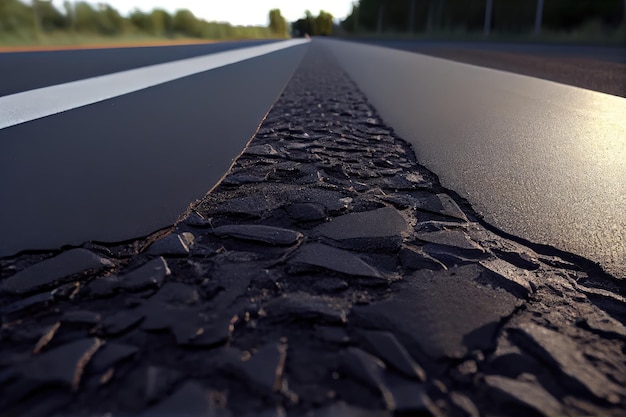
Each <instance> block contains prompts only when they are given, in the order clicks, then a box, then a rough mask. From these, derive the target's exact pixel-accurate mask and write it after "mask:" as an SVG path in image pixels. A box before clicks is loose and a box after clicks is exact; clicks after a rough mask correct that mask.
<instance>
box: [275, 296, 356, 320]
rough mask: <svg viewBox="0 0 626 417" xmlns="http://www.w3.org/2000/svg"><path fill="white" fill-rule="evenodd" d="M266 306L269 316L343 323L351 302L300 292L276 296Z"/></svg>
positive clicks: (282, 318)
mask: <svg viewBox="0 0 626 417" xmlns="http://www.w3.org/2000/svg"><path fill="white" fill-rule="evenodd" d="M264 308H265V310H266V311H267V313H268V318H274V319H280V320H295V321H311V322H315V323H316V324H320V323H330V324H343V323H345V322H346V311H347V310H348V308H349V304H348V302H347V301H346V300H343V299H340V298H335V297H327V296H318V295H309V294H307V293H303V292H298V293H291V294H285V295H283V296H281V297H276V298H274V299H272V300H271V301H270V302H269V303H267V305H266V306H265V307H264Z"/></svg>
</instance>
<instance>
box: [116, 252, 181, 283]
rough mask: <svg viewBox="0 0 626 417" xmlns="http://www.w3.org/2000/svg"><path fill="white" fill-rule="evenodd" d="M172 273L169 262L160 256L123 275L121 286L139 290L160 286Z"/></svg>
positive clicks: (120, 280)
mask: <svg viewBox="0 0 626 417" xmlns="http://www.w3.org/2000/svg"><path fill="white" fill-rule="evenodd" d="M170 274H171V271H170V269H169V268H168V267H167V262H166V261H165V259H163V258H162V257H160V256H159V257H158V258H156V259H153V260H151V261H150V262H148V263H146V264H144V265H142V266H140V267H139V268H137V269H134V270H132V271H130V272H128V273H126V274H124V275H122V276H121V277H120V278H119V281H118V282H119V285H120V287H122V288H124V289H127V290H130V291H139V290H143V289H145V288H148V287H160V286H161V285H162V284H163V280H164V279H165V277H166V276H168V275H170Z"/></svg>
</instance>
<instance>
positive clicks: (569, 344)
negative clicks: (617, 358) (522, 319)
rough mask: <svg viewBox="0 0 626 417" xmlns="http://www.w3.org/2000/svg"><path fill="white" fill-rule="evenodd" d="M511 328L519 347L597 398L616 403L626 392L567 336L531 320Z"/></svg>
mask: <svg viewBox="0 0 626 417" xmlns="http://www.w3.org/2000/svg"><path fill="white" fill-rule="evenodd" d="M511 330H513V331H514V333H513V334H514V336H517V337H516V340H518V341H519V342H521V344H522V345H521V347H526V348H529V349H530V351H531V352H532V353H534V354H535V355H537V356H538V357H539V358H540V359H541V360H542V361H545V362H547V363H550V364H551V365H552V366H554V367H555V368H556V369H558V370H559V371H560V372H562V373H563V374H564V375H567V376H568V377H569V378H570V379H571V380H572V382H574V383H575V384H576V385H578V386H579V387H581V388H583V389H585V390H586V391H588V392H590V393H591V394H593V395H595V396H596V397H597V398H600V399H604V400H606V401H608V402H609V403H612V404H616V403H618V402H619V396H620V395H622V396H624V395H626V390H624V388H623V387H622V388H620V387H618V386H617V385H615V384H614V383H613V382H611V381H609V380H608V379H607V378H606V376H604V374H602V373H601V372H600V371H599V370H597V369H596V368H595V367H593V365H591V363H589V362H588V361H587V360H586V359H585V357H584V356H583V353H582V352H581V350H580V348H579V346H578V345H577V344H576V342H574V341H573V340H572V339H570V338H569V337H568V336H566V335H564V334H561V333H559V332H555V331H554V330H550V329H547V328H545V327H542V326H539V325H537V324H533V323H524V324H521V325H519V326H517V327H514V328H512V329H511Z"/></svg>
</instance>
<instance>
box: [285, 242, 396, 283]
mask: <svg viewBox="0 0 626 417" xmlns="http://www.w3.org/2000/svg"><path fill="white" fill-rule="evenodd" d="M290 263H296V264H298V263H300V264H305V265H310V266H316V267H320V268H324V269H328V270H331V271H335V272H341V273H342V274H347V275H353V276H359V277H366V278H377V279H384V277H383V275H382V274H381V273H380V272H378V271H377V270H376V269H374V267H372V266H370V265H369V264H367V263H366V262H365V261H363V260H362V259H361V258H359V257H358V256H356V255H353V254H352V253H350V252H348V251H345V250H342V249H337V248H333V247H332V246H328V245H324V244H321V243H310V244H308V245H304V246H302V247H301V248H300V249H299V250H298V251H297V252H296V254H295V256H294V257H293V258H291V259H290Z"/></svg>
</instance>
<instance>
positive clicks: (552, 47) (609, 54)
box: [363, 39, 626, 64]
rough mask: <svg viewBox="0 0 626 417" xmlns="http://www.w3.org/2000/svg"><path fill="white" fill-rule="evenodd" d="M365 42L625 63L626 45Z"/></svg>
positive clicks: (412, 48)
mask: <svg viewBox="0 0 626 417" xmlns="http://www.w3.org/2000/svg"><path fill="white" fill-rule="evenodd" d="M363 42H365V43H368V44H371V45H377V46H384V47H386V48H394V49H401V50H404V51H427V50H436V49H461V50H480V51H495V52H507V53H516V54H528V55H537V56H544V57H571V58H586V59H594V60H600V61H605V62H615V63H620V64H626V48H624V47H621V48H620V47H616V46H588V45H560V44H539V43H508V42H486V41H485V42H476V41H475V42H468V41H466V42H462V41H458V42H450V41H411V40H375V39H371V40H365V41H363Z"/></svg>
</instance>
